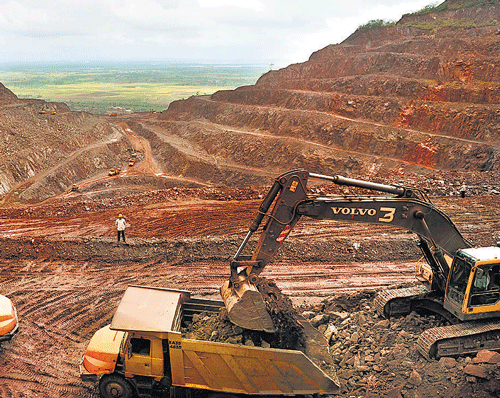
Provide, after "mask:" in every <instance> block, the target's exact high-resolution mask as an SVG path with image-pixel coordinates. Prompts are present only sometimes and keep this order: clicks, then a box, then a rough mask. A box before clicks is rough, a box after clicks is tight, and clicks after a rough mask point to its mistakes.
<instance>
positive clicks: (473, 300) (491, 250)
mask: <svg viewBox="0 0 500 398" xmlns="http://www.w3.org/2000/svg"><path fill="white" fill-rule="evenodd" d="M443 306H444V308H445V309H446V310H448V311H449V312H451V313H452V314H453V315H455V316H456V317H457V318H458V319H460V320H462V321H469V320H480V319H487V318H493V317H498V316H500V248H499V247H480V248H468V249H461V250H459V251H457V254H456V256H455V258H454V260H453V263H452V266H451V269H450V274H449V277H448V285H447V287H446V294H445V298H444V304H443Z"/></svg>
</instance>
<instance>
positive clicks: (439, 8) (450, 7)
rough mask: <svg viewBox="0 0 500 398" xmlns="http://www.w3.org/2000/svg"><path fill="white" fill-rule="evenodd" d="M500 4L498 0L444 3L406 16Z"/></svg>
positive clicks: (435, 4) (432, 5)
mask: <svg viewBox="0 0 500 398" xmlns="http://www.w3.org/2000/svg"><path fill="white" fill-rule="evenodd" d="M499 3H500V2H499V1H498V0H475V1H470V2H465V1H464V2H463V3H455V4H450V3H448V2H444V3H441V4H439V3H433V4H429V5H426V6H425V7H424V8H422V9H421V10H419V11H416V12H414V13H410V14H406V15H423V14H430V13H433V12H443V11H454V10H459V9H461V8H468V7H476V6H484V5H488V4H499Z"/></svg>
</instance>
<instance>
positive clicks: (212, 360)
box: [171, 339, 340, 395]
mask: <svg viewBox="0 0 500 398" xmlns="http://www.w3.org/2000/svg"><path fill="white" fill-rule="evenodd" d="M180 343H181V344H179V345H178V346H172V345H171V356H172V357H177V358H179V359H180V357H182V359H181V360H182V364H183V366H182V367H177V368H176V369H174V368H172V385H174V386H179V387H188V388H197V389H205V390H212V391H219V392H226V393H233V394H253V395H257V394H258V395H299V394H321V395H322V394H336V393H338V392H339V390H340V384H339V382H338V379H337V378H336V376H335V374H333V375H332V376H329V375H327V374H326V373H325V372H323V371H322V370H321V369H320V368H319V367H318V366H316V365H315V364H314V363H313V362H312V361H311V360H310V359H309V358H308V357H307V356H306V355H305V354H304V353H302V352H301V351H295V350H282V349H269V348H259V347H247V346H240V345H232V344H224V343H215V342H208V341H197V340H185V339H182V340H181V342H180ZM172 348H174V349H172ZM176 348H178V350H177V349H176ZM172 351H177V352H178V353H177V354H176V353H174V352H172ZM179 354H181V355H179Z"/></svg>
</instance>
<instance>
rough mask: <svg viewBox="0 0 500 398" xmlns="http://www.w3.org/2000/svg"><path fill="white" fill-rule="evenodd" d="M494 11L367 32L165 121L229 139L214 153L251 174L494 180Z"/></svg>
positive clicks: (441, 15)
mask: <svg viewBox="0 0 500 398" xmlns="http://www.w3.org/2000/svg"><path fill="white" fill-rule="evenodd" d="M476 3H477V2H476ZM481 3H485V2H481ZM487 3H488V4H483V5H481V6H478V5H476V6H472V5H473V4H472V3H471V2H456V1H453V2H449V1H447V2H445V3H443V4H442V5H441V6H439V7H436V8H435V11H434V12H427V13H422V14H413V15H405V16H404V17H403V18H402V19H401V20H400V21H399V22H398V23H397V24H396V25H395V26H393V27H374V28H366V29H360V30H358V31H356V32H355V33H354V34H352V35H351V36H350V37H349V38H348V39H346V40H345V41H344V42H343V43H341V44H338V45H330V46H327V47H325V48H324V49H322V50H320V51H317V52H316V53H314V54H312V55H311V57H310V59H309V60H308V61H307V62H304V63H300V64H294V65H290V66H288V67H287V68H284V69H281V70H278V71H271V72H269V73H267V74H265V75H264V76H262V77H261V78H260V79H259V81H258V82H257V84H255V85H254V86H249V87H240V88H239V89H236V90H233V91H221V92H217V93H215V94H213V95H212V96H211V97H209V98H208V97H193V98H190V99H188V100H187V101H180V102H176V103H174V104H172V105H171V106H170V108H169V110H168V111H167V112H165V113H164V114H163V119H165V120H168V121H169V122H170V123H171V126H172V131H175V130H176V129H177V128H178V126H180V125H181V124H184V125H186V124H187V125H189V126H190V128H192V129H194V130H196V132H197V134H200V135H201V134H203V135H206V136H207V137H210V138H215V137H214V129H223V130H225V131H226V132H227V141H226V142H225V143H224V145H221V144H220V143H218V142H217V140H216V139H214V140H213V141H212V143H211V148H210V150H211V151H212V153H214V154H215V155H218V154H219V153H221V151H223V150H227V149H230V150H231V153H232V154H233V156H234V160H235V161H238V162H241V161H242V160H243V159H244V161H245V163H249V164H251V165H252V166H254V167H256V168H257V167H269V166H271V167H272V166H273V165H277V164H281V165H283V166H284V167H285V168H291V167H297V166H305V167H306V168H308V169H311V170H316V171H319V170H321V171H323V172H329V171H331V170H340V171H348V172H354V173H367V172H370V171H373V170H386V171H387V170H391V169H404V170H419V171H420V172H422V171H423V170H424V169H425V168H427V169H429V168H430V169H442V170H450V169H465V170H480V171H487V170H497V169H498V164H497V161H496V159H497V156H498V149H497V142H498V139H499V134H500V122H499V120H500V118H499V116H500V108H499V105H498V104H499V99H500V85H499V83H500V67H499V66H500V57H499V55H500V45H499V43H500V36H499V35H498V29H499V24H498V20H499V18H500V5H499V4H498V2H487ZM467 21H468V22H467ZM193 120H199V121H204V124H201V123H200V124H199V125H198V126H197V127H194V125H193ZM191 134H192V133H191ZM251 142H254V143H255V144H253V145H252V144H251ZM264 147H267V148H271V151H268V152H266V151H265V150H264V149H263V148H264Z"/></svg>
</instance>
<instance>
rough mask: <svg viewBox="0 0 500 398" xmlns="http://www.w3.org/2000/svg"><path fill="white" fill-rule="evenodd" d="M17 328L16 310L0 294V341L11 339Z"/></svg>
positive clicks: (7, 299) (10, 302) (9, 301)
mask: <svg viewBox="0 0 500 398" xmlns="http://www.w3.org/2000/svg"><path fill="white" fill-rule="evenodd" d="M18 326H19V324H18V319H17V312H16V308H15V307H14V305H13V304H12V301H11V300H10V299H9V298H8V297H5V296H2V295H1V294H0V341H6V340H10V339H12V337H14V335H15V334H16V333H17V330H18Z"/></svg>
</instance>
